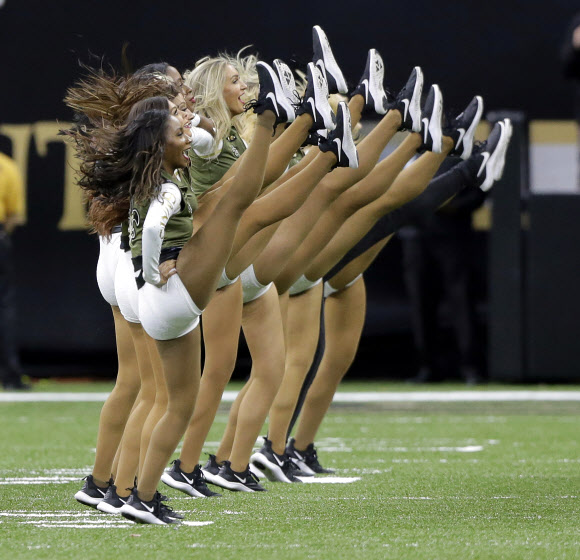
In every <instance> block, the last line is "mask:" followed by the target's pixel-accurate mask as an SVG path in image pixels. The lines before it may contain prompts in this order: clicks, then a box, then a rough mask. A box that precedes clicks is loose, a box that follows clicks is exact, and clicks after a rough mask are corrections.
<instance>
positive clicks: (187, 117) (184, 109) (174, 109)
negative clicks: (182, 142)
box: [169, 93, 193, 128]
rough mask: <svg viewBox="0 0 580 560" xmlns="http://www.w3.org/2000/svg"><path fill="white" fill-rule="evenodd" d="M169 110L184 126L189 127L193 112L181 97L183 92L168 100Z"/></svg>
mask: <svg viewBox="0 0 580 560" xmlns="http://www.w3.org/2000/svg"><path fill="white" fill-rule="evenodd" d="M169 112H170V113H171V114H172V115H174V116H176V117H178V118H179V119H180V120H181V123H182V125H183V127H184V128H191V121H192V119H193V113H192V112H191V111H190V110H189V107H188V106H187V103H186V102H185V100H184V99H183V94H181V93H180V94H178V95H176V96H175V97H174V98H173V100H172V101H169Z"/></svg>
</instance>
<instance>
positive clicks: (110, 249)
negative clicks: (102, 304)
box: [97, 233, 122, 306]
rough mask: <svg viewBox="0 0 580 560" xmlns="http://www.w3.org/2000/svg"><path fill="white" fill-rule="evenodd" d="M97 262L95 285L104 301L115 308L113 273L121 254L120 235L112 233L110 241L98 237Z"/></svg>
mask: <svg viewBox="0 0 580 560" xmlns="http://www.w3.org/2000/svg"><path fill="white" fill-rule="evenodd" d="M99 244H100V250H99V260H98V261H97V284H98V285H99V290H100V291H101V295H102V296H103V298H104V299H105V301H106V302H107V303H108V304H109V305H114V306H117V305H119V304H118V303H117V297H116V295H115V273H116V270H117V263H118V262H119V257H120V256H121V254H122V251H121V233H113V234H112V235H111V239H110V240H107V239H106V238H105V237H101V236H99Z"/></svg>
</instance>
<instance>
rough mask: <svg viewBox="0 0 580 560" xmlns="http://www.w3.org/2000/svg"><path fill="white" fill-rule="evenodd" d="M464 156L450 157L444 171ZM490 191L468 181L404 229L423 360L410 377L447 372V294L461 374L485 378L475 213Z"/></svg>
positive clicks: (409, 286)
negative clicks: (474, 263)
mask: <svg viewBox="0 0 580 560" xmlns="http://www.w3.org/2000/svg"><path fill="white" fill-rule="evenodd" d="M459 161H460V160H459V159H458V158H448V161H446V162H445V163H444V165H443V166H442V167H441V169H440V171H439V173H444V172H445V171H447V170H449V169H450V168H451V167H453V166H454V165H456V164H457V163H458V162H459ZM485 197H486V192H484V191H482V190H481V189H479V188H477V187H471V186H469V185H467V186H466V188H464V189H463V190H462V191H461V192H459V194H457V196H455V198H454V199H453V200H451V201H450V202H449V203H448V204H446V205H445V206H443V207H442V208H441V209H440V210H439V211H437V212H435V213H434V214H430V215H426V216H425V217H423V218H422V219H421V220H420V221H418V222H417V223H416V224H415V225H414V226H412V227H407V228H404V230H402V231H401V233H400V237H401V240H402V249H403V266H404V275H405V284H406V286H407V292H408V294H409V298H410V303H411V314H412V325H413V335H414V339H415V346H416V349H417V355H418V361H419V371H418V374H417V375H416V376H415V377H413V378H411V380H410V381H412V382H416V383H424V382H428V381H435V380H438V379H441V378H442V377H445V376H444V375H443V373H442V368H441V365H442V362H443V357H442V350H443V347H442V345H441V340H440V336H439V334H440V321H439V304H440V302H441V296H442V295H443V294H445V295H446V297H447V301H448V305H449V311H450V313H449V317H450V320H451V326H452V329H453V331H454V335H455V342H456V348H457V354H458V355H457V361H458V365H459V371H460V374H461V377H462V378H463V380H464V381H465V382H466V383H468V384H475V383H478V382H481V381H482V379H483V378H482V374H481V371H479V370H480V369H481V368H480V367H479V364H478V360H477V357H478V356H479V348H478V339H477V335H476V318H475V309H474V307H475V306H474V303H475V302H474V299H473V294H472V291H473V290H472V282H471V267H470V262H471V260H470V259H471V255H472V253H473V244H474V236H473V230H472V227H471V217H472V213H473V212H474V211H475V210H476V209H477V208H479V207H480V206H481V205H482V204H483V202H484V200H485Z"/></svg>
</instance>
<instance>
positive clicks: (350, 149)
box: [318, 101, 358, 169]
mask: <svg viewBox="0 0 580 560" xmlns="http://www.w3.org/2000/svg"><path fill="white" fill-rule="evenodd" d="M318 147H319V149H320V151H321V152H329V151H331V152H333V153H334V155H335V156H336V160H337V162H336V167H350V168H351V169H357V168H358V152H357V151H356V146H355V144H354V140H353V138H352V129H351V121H350V111H349V110H348V105H347V104H346V103H345V102H344V101H341V102H340V103H339V104H338V112H337V115H336V128H335V129H334V130H333V131H332V132H331V133H330V134H329V135H328V138H326V139H321V140H320V143H319V144H318Z"/></svg>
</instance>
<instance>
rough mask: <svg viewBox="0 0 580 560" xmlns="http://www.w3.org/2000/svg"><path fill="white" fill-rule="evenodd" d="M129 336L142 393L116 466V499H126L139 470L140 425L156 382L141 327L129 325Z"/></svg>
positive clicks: (148, 406) (125, 433) (147, 410)
mask: <svg viewBox="0 0 580 560" xmlns="http://www.w3.org/2000/svg"><path fill="white" fill-rule="evenodd" d="M130 328H131V334H132V336H133V341H134V343H135V349H136V352H137V360H138V362H139V371H140V373H141V390H140V391H139V398H138V400H137V404H136V406H135V407H134V408H133V410H132V411H131V416H130V417H129V420H128V421H127V425H126V426H125V432H124V434H123V441H122V445H121V453H120V455H119V465H118V467H117V476H116V477H115V485H116V486H117V492H118V494H119V496H123V497H124V496H129V494H130V493H131V490H130V489H131V488H132V487H133V483H134V480H135V476H136V474H137V469H138V467H139V449H140V445H141V431H142V429H143V424H144V423H145V421H146V420H147V416H148V415H149V412H150V411H151V408H152V407H153V403H154V402H155V378H154V375H153V368H152V366H151V360H150V358H149V350H148V347H147V338H146V337H147V334H146V333H145V331H144V330H143V328H142V327H141V325H140V324H137V323H131V324H130Z"/></svg>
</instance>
